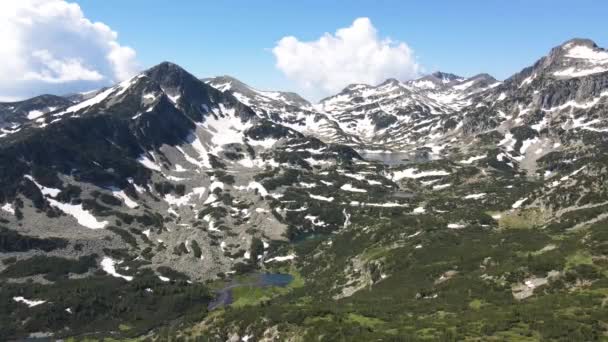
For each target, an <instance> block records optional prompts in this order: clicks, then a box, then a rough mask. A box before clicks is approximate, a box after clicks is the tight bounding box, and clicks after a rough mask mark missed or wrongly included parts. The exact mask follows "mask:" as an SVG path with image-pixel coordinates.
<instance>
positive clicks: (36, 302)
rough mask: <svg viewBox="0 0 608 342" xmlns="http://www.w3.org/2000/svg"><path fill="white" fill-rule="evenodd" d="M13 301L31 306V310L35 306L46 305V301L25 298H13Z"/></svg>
mask: <svg viewBox="0 0 608 342" xmlns="http://www.w3.org/2000/svg"><path fill="white" fill-rule="evenodd" d="M13 300H14V301H15V302H17V303H23V304H25V305H27V306H29V307H30V308H33V307H34V306H38V305H40V304H44V303H46V300H36V299H25V298H24V297H21V296H18V297H13Z"/></svg>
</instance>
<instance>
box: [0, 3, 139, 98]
mask: <svg viewBox="0 0 608 342" xmlns="http://www.w3.org/2000/svg"><path fill="white" fill-rule="evenodd" d="M117 37H118V35H117V33H116V32H114V31H112V29H110V27H108V26H107V25H105V24H103V23H100V22H92V21H91V20H89V19H88V18H86V17H85V15H84V13H83V12H82V10H81V9H80V6H78V4H75V3H70V2H67V1H65V0H8V1H7V0H2V1H0V42H1V43H0V60H1V61H2V62H1V63H0V98H24V97H30V96H34V95H38V94H41V93H56V94H62V93H68V92H74V91H82V90H88V89H92V88H95V87H100V86H103V85H107V84H111V83H114V82H117V81H121V80H123V79H126V78H128V77H129V76H132V75H133V74H134V73H136V72H137V71H138V70H139V66H138V63H137V61H136V59H135V57H136V53H135V50H133V49H132V48H130V47H128V46H123V45H120V44H119V43H118V41H117Z"/></svg>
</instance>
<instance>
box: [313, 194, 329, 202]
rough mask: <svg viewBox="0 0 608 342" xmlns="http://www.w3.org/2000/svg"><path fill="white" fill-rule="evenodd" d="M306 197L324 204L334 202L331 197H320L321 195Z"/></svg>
mask: <svg viewBox="0 0 608 342" xmlns="http://www.w3.org/2000/svg"><path fill="white" fill-rule="evenodd" d="M308 196H310V198H312V199H316V200H319V201H325V202H333V200H334V198H333V197H325V196H321V195H313V194H308Z"/></svg>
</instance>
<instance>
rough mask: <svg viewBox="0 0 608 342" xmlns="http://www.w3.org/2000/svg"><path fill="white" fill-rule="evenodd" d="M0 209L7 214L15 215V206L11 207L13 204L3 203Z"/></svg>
mask: <svg viewBox="0 0 608 342" xmlns="http://www.w3.org/2000/svg"><path fill="white" fill-rule="evenodd" d="M0 209H2V210H4V211H6V212H7V213H9V214H12V215H15V208H13V205H12V204H10V203H4V205H2V207H0Z"/></svg>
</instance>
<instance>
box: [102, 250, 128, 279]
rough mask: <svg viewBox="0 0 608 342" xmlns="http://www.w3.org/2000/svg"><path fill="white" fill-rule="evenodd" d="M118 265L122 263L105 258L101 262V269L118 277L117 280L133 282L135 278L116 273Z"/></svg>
mask: <svg viewBox="0 0 608 342" xmlns="http://www.w3.org/2000/svg"><path fill="white" fill-rule="evenodd" d="M118 264H120V262H118V263H117V262H116V261H114V259H112V258H110V257H107V256H106V257H103V259H102V260H101V268H102V269H103V270H104V271H105V272H106V273H108V274H109V275H111V276H113V277H116V278H122V279H124V280H126V281H131V280H133V277H131V276H126V275H122V274H119V273H118V272H117V271H116V265H118Z"/></svg>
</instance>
